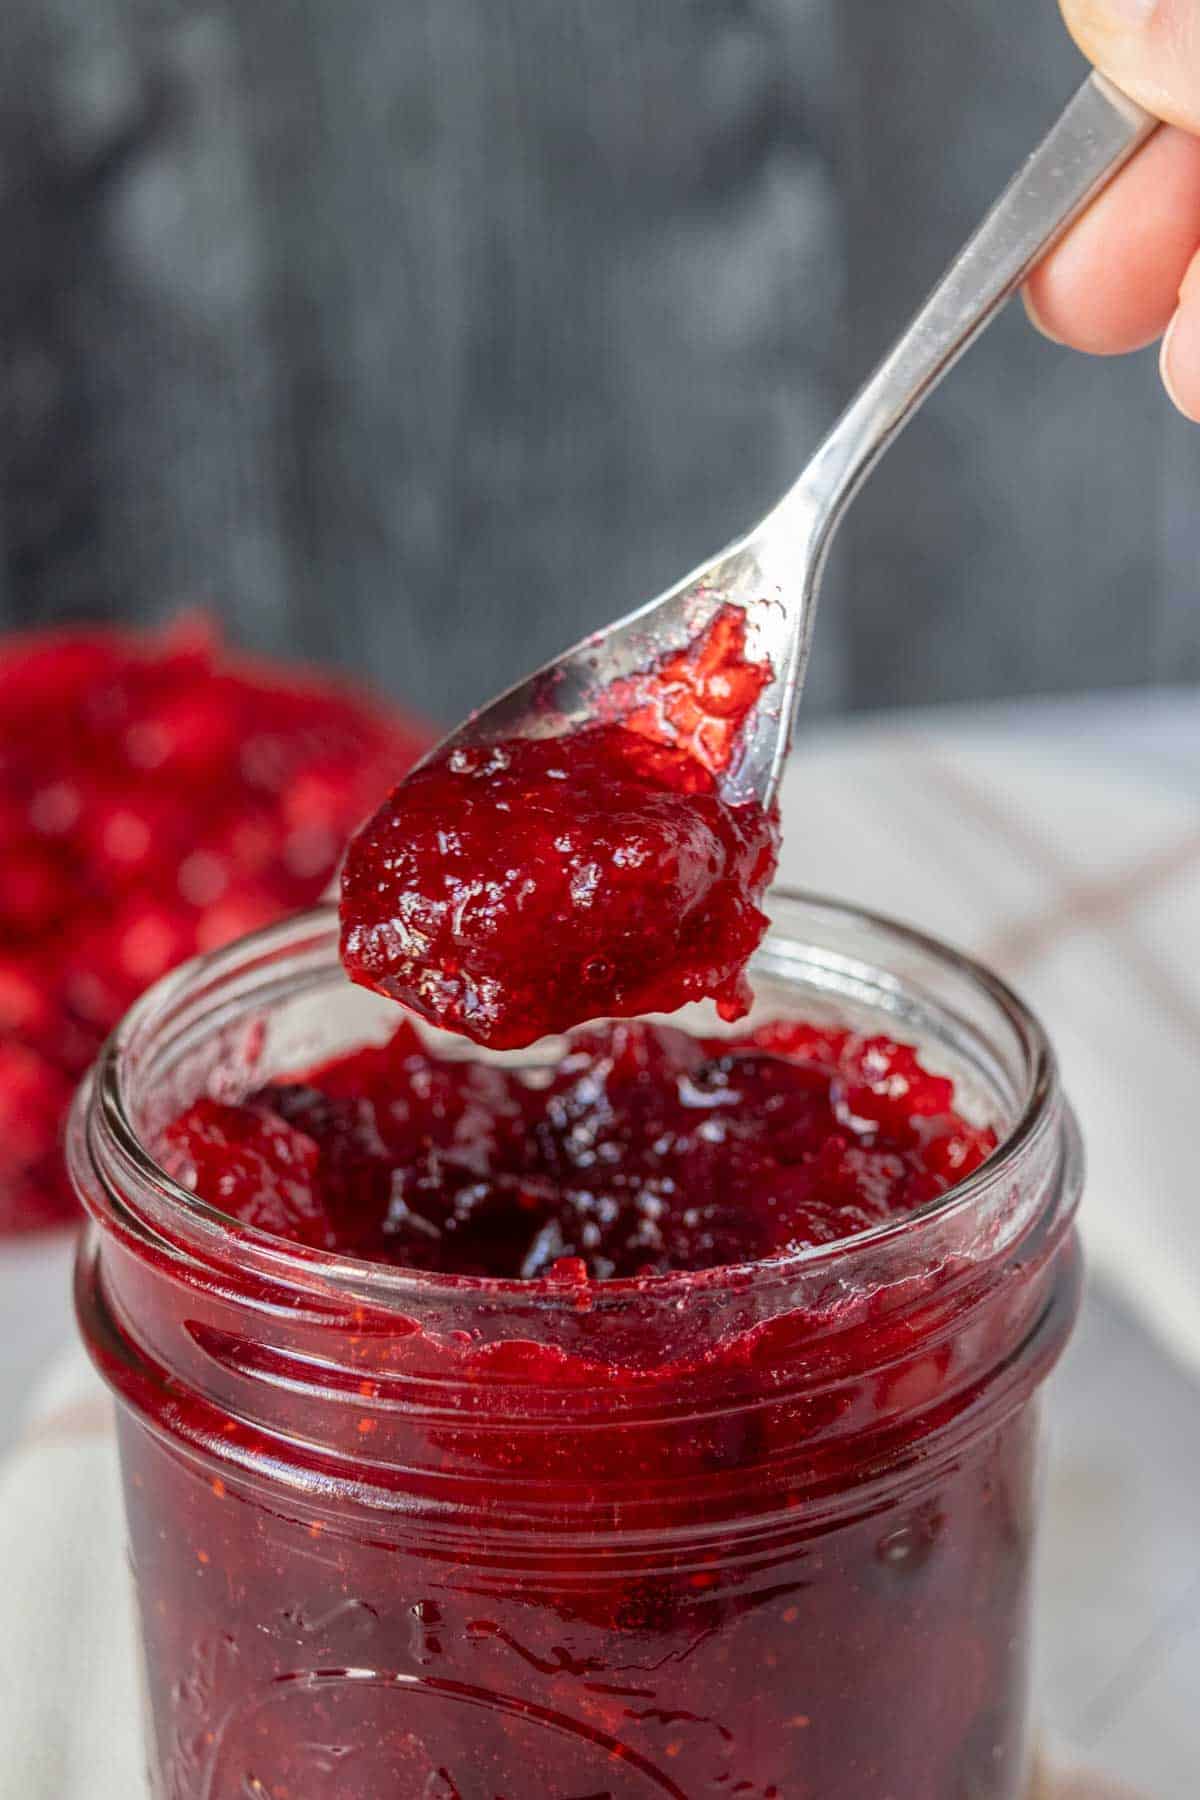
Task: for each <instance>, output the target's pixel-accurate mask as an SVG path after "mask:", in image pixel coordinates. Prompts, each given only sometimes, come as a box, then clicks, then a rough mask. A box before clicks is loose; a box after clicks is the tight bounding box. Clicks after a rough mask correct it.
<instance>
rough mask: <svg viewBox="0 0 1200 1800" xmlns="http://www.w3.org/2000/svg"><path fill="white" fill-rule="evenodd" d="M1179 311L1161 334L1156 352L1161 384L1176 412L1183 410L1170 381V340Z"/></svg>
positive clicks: (1176, 323)
mask: <svg viewBox="0 0 1200 1800" xmlns="http://www.w3.org/2000/svg"><path fill="white" fill-rule="evenodd" d="M1181 310H1182V309H1178V310H1177V311H1176V313H1175V316H1174V318H1173V319H1172V320H1171V323H1170V324H1169V325H1168V326H1167V329H1166V330H1165V331H1164V332H1163V341H1162V344H1161V346H1160V348H1159V352H1158V372H1159V374H1160V375H1161V376H1162V384H1163V386H1164V387H1165V388H1166V390H1167V397H1168V399H1169V400H1170V402H1171V404H1172V406H1173V407H1174V408H1175V409H1176V411H1177V412H1183V411H1184V408H1183V407H1182V406H1181V405H1180V401H1179V394H1178V392H1177V391H1176V388H1175V384H1174V382H1173V381H1172V379H1171V340H1172V338H1173V337H1174V336H1175V328H1176V326H1177V325H1178V324H1179V314H1180V311H1181Z"/></svg>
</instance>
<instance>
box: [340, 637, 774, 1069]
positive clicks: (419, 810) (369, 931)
mask: <svg viewBox="0 0 1200 1800" xmlns="http://www.w3.org/2000/svg"><path fill="white" fill-rule="evenodd" d="M744 635H745V624H744V620H743V618H742V615H741V614H740V613H739V614H736V616H735V615H734V613H733V612H732V610H731V611H729V612H728V613H723V614H721V615H719V617H718V619H717V621H716V623H715V625H714V626H713V627H712V629H711V630H710V631H709V632H708V633H707V634H706V635H705V636H704V637H703V638H702V639H701V640H699V641H698V642H697V643H696V644H695V645H693V646H691V647H690V648H689V649H688V650H686V651H683V652H681V653H680V654H679V655H677V656H673V657H671V658H669V659H668V660H667V661H666V662H664V663H663V664H662V665H661V666H660V667H658V668H656V669H655V670H653V671H651V672H649V673H648V674H647V675H646V676H644V677H639V678H638V679H637V680H636V681H634V682H626V683H622V684H620V687H619V688H613V689H611V690H609V691H608V693H607V694H606V695H605V696H604V704H603V706H602V707H601V708H600V711H601V713H602V715H603V722H601V723H599V724H594V725H590V726H588V727H586V728H584V729H581V730H575V731H569V732H566V733H564V734H563V735H560V736H552V737H545V738H538V739H510V740H507V741H504V742H501V743H496V744H492V745H486V746H480V747H471V748H465V749H462V748H460V749H456V750H451V751H450V752H448V753H446V754H443V755H442V756H440V757H438V758H436V759H435V760H434V761H432V762H430V763H429V764H427V765H424V766H422V767H421V768H419V769H417V770H415V771H414V772H413V774H412V775H410V776H409V777H408V778H407V780H405V781H404V782H403V783H401V785H400V786H399V787H398V788H397V789H396V790H395V792H394V793H393V794H392V795H391V796H390V797H389V799H388V800H387V801H386V802H385V804H384V805H383V806H382V807H380V808H379V810H378V811H377V812H376V814H375V816H374V817H373V818H372V819H371V820H370V821H369V823H368V824H367V825H366V826H365V827H364V828H363V830H362V831H361V832H359V833H358V835H357V836H356V837H355V839H354V840H353V842H352V844H351V847H350V851H349V854H348V856H347V859H346V865H345V869H344V872H343V877H342V959H343V962H344V964H345V966H346V968H347V970H348V972H349V973H350V975H351V976H352V977H353V978H354V980H356V981H358V982H361V983H362V984H363V986H365V987H371V988H375V989H377V990H379V991H380V992H381V993H385V994H388V995H390V996H391V997H392V998H393V999H395V1000H399V1001H402V1002H403V1003H404V1004H405V1005H406V1006H407V1007H409V1008H411V1010H413V1011H414V1012H416V1013H418V1014H420V1015H421V1016H422V1017H424V1018H426V1019H428V1020H430V1021H431V1022H432V1023H434V1024H436V1025H442V1026H445V1027H448V1028H449V1029H451V1030H453V1031H457V1032H460V1033H462V1034H463V1035H464V1036H467V1037H470V1038H473V1039H474V1040H475V1041H476V1042H478V1043H481V1044H486V1045H489V1046H491V1047H492V1048H495V1049H513V1048H518V1047H520V1046H523V1045H527V1044H531V1043H533V1042H535V1041H536V1040H537V1039H538V1038H540V1037H543V1036H545V1035H547V1034H548V1033H551V1032H557V1031H565V1030H569V1029H570V1028H571V1027H573V1026H575V1025H578V1024H580V1023H582V1022H583V1021H585V1020H588V1019H593V1018H600V1017H628V1016H631V1015H634V1014H637V1013H645V1012H673V1011H675V1010H676V1008H678V1007H680V1006H682V1005H684V1004H685V1003H686V1002H688V1001H690V1000H698V999H701V998H704V997H705V996H711V997H712V998H714V999H715V1000H716V1001H717V1003H718V1006H719V1007H720V1010H721V1012H722V1014H723V1015H724V1016H725V1017H726V1018H737V1017H739V1016H740V1015H741V1014H742V1013H744V1012H745V1011H746V1010H747V1006H748V1003H749V989H748V987H747V985H746V978H745V967H746V963H747V960H748V958H749V957H750V955H751V953H752V952H753V950H754V949H755V947H756V946H757V944H758V942H759V941H760V939H761V937H762V935H763V932H764V931H765V930H766V923H767V922H766V917H765V915H764V914H763V912H762V910H761V905H760V902H761V900H762V897H763V894H764V892H765V890H766V887H767V884H768V882H769V881H770V878H771V875H772V873H773V871H774V867H775V859H776V853H777V848H778V831H777V824H776V820H775V818H774V817H773V815H772V814H770V813H768V812H765V811H764V809H763V808H762V807H761V806H759V805H758V804H757V803H755V802H746V803H745V804H737V805H731V804H729V803H727V802H726V801H725V800H724V799H723V798H722V796H721V793H720V792H719V788H718V776H719V775H720V773H721V771H722V770H723V769H725V768H726V767H727V766H728V765H729V763H730V760H731V758H732V757H733V755H734V753H735V751H736V747H737V742H738V734H739V733H740V731H741V729H742V726H743V724H744V722H745V718H746V715H747V713H748V711H749V710H750V708H751V707H752V706H753V704H754V702H755V700H756V699H757V697H758V695H759V693H760V691H761V688H762V686H763V684H764V682H765V681H766V680H768V679H769V670H768V669H767V668H766V666H765V665H763V664H756V663H752V662H749V661H747V660H746V657H745V654H744Z"/></svg>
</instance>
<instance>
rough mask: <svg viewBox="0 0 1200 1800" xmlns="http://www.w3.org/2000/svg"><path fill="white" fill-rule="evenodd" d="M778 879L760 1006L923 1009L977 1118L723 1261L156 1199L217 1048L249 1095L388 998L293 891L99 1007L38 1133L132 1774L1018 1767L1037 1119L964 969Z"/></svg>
mask: <svg viewBox="0 0 1200 1800" xmlns="http://www.w3.org/2000/svg"><path fill="white" fill-rule="evenodd" d="M773 910H774V916H775V920H776V924H775V928H774V930H773V931H772V933H771V935H770V936H769V937H768V939H767V941H766V943H765V945H764V947H763V949H762V951H761V952H760V953H759V956H758V958H757V959H756V962H755V964H754V965H753V966H752V976H753V981H754V987H755V991H756V994H757V997H758V1005H759V1007H760V1009H761V1013H762V1016H764V1017H765V1016H775V1017H785V1018H787V1017H793V1018H796V1017H805V1018H816V1019H818V1020H820V1019H827V1020H829V1021H830V1022H835V1021H836V1022H843V1023H846V1024H848V1025H850V1026H851V1027H852V1028H853V1029H855V1030H861V1031H873V1030H877V1031H884V1032H891V1033H894V1034H895V1035H897V1036H899V1037H901V1038H903V1039H905V1040H907V1041H912V1042H916V1043H919V1045H920V1046H921V1050H922V1055H923V1058H924V1059H925V1060H926V1061H927V1062H929V1064H930V1065H931V1066H932V1067H934V1068H936V1069H938V1070H939V1071H944V1072H946V1073H947V1074H950V1075H952V1076H953V1078H954V1079H955V1082H956V1089H957V1092H958V1094H959V1095H960V1097H961V1103H962V1104H963V1105H964V1106H965V1107H966V1108H967V1109H968V1110H969V1111H970V1112H971V1113H972V1115H973V1116H974V1117H975V1118H976V1120H977V1121H978V1122H980V1123H986V1124H989V1125H991V1126H992V1127H993V1128H995V1129H996V1131H997V1134H998V1136H999V1138H1000V1140H1001V1143H1000V1148H999V1150H998V1151H997V1152H996V1153H995V1154H994V1155H993V1156H992V1157H991V1158H990V1159H989V1160H988V1161H987V1162H986V1163H985V1164H984V1165H983V1166H982V1167H981V1168H979V1169H978V1170H977V1171H976V1172H975V1173H974V1174H973V1175H971V1176H970V1177H969V1179H968V1180H967V1182H966V1183H964V1184H963V1185H962V1186H960V1187H959V1188H957V1189H955V1190H954V1191H953V1192H952V1193H951V1194H950V1195H949V1196H946V1197H944V1198H942V1199H939V1200H937V1201H935V1202H933V1203H932V1204H931V1205H929V1206H927V1207H926V1208H924V1209H922V1210H920V1211H918V1212H917V1213H915V1214H913V1215H911V1216H908V1217H904V1218H901V1219H897V1220H893V1221H891V1222H889V1223H886V1224H885V1225H883V1226H881V1227H879V1228H877V1229H875V1230H873V1231H869V1232H867V1233H864V1234H862V1235H861V1236H860V1237H858V1238H856V1239H852V1240H849V1241H845V1242H841V1243H836V1244H832V1245H821V1246H818V1247H815V1248H809V1249H805V1250H802V1251H800V1252H798V1253H796V1254H794V1255H790V1256H784V1257H781V1258H775V1259H770V1260H767V1261H764V1262H761V1263H759V1264H753V1265H746V1266H743V1267H739V1268H737V1269H730V1268H715V1269H704V1270H700V1271H693V1272H686V1273H678V1272H677V1273H670V1274H665V1275H660V1276H656V1277H652V1278H649V1279H640V1280H639V1279H629V1280H616V1281H611V1282H599V1283H596V1282H592V1283H586V1282H584V1283H580V1282H578V1281H571V1282H564V1281H555V1280H553V1279H542V1280H536V1281H519V1280H508V1281H501V1280H494V1279H486V1278H472V1277H463V1276H459V1277H455V1276H450V1275H439V1274H434V1273H429V1272H426V1271H420V1272H417V1271H409V1270H404V1269H397V1268H392V1267H368V1266H366V1265H364V1264H362V1263H355V1262H354V1261H353V1260H352V1259H349V1258H345V1257H338V1256H336V1255H334V1254H331V1253H330V1252H327V1251H324V1250H315V1249H306V1248H304V1247H303V1246H299V1245H281V1244H280V1243H279V1242H278V1240H274V1241H272V1240H271V1239H269V1238H268V1237H266V1236H264V1235H262V1234H260V1233H256V1232H254V1231H253V1230H246V1229H241V1230H235V1229H233V1228H231V1227H230V1226H229V1225H228V1224H227V1223H223V1222H221V1221H220V1220H219V1219H218V1218H217V1217H216V1216H215V1215H214V1214H212V1213H211V1212H210V1211H209V1210H208V1209H206V1208H204V1207H203V1206H201V1205H200V1204H199V1203H197V1202H195V1201H194V1200H191V1199H189V1197H188V1196H187V1194H186V1193H185V1192H184V1191H182V1190H179V1189H177V1188H175V1187H174V1185H173V1184H172V1183H171V1182H170V1181H169V1179H167V1178H166V1177H165V1176H164V1175H163V1174H162V1173H161V1172H160V1171H156V1169H155V1166H154V1165H153V1163H152V1162H151V1161H150V1159H149V1158H148V1156H147V1154H146V1151H145V1149H144V1144H145V1143H146V1142H147V1141H153V1139H154V1137H155V1134H156V1133H157V1132H159V1131H160V1130H161V1128H162V1126H163V1124H164V1123H165V1122H166V1121H167V1120H168V1119H169V1118H171V1117H174V1116H175V1114H176V1113H177V1112H179V1111H180V1110H181V1108H182V1107H183V1106H184V1105H186V1103H187V1102H188V1101H189V1100H190V1099H191V1098H192V1096H193V1095H195V1094H196V1093H197V1092H199V1091H201V1090H202V1089H203V1088H204V1086H205V1084H206V1083H207V1082H209V1081H210V1078H212V1076H213V1075H214V1072H218V1071H219V1072H220V1073H221V1079H222V1080H223V1081H224V1082H225V1083H226V1084H227V1088H228V1091H229V1092H235V1091H236V1087H237V1084H238V1082H239V1081H240V1083H241V1085H242V1087H243V1088H246V1089H249V1088H254V1087H259V1086H262V1085H263V1084H264V1083H266V1082H269V1081H271V1080H272V1079H274V1078H276V1077H277V1076H279V1075H281V1074H288V1073H291V1072H293V1071H294V1070H296V1069H297V1068H301V1067H304V1066H311V1065H313V1064H315V1063H317V1062H319V1061H322V1060H326V1059H328V1058H330V1057H332V1056H335V1055H338V1054H340V1053H342V1052H344V1051H346V1050H347V1049H349V1048H351V1047H353V1046H354V1045H355V1044H357V1043H360V1042H362V1041H364V1039H369V1038H376V1039H378V1038H380V1037H382V1036H383V1035H385V1034H386V1031H387V1029H388V1028H389V1027H390V1025H391V1024H392V1023H393V1018H392V1015H391V1010H390V1008H389V1007H388V1004H387V1003H386V1002H383V1001H378V1000H376V999H375V997H373V996H370V995H368V994H366V993H365V992H364V991H361V990H353V991H351V990H348V989H347V988H346V985H345V983H344V980H343V979H342V978H341V976H340V972H339V970H338V966H337V962H336V931H335V927H334V923H333V921H332V919H331V918H329V917H327V916H325V915H312V916H310V917H308V918H307V919H305V920H301V921H297V922H295V923H294V924H292V925H289V926H287V927H281V928H279V929H278V930H277V931H276V932H274V933H273V934H271V935H270V936H268V937H266V938H259V939H257V940H254V941H253V942H252V943H250V944H247V945H245V946H234V947H232V948H231V949H229V950H227V951H224V952H221V953H220V955H219V956H218V957H217V958H216V959H215V960H213V961H211V962H210V963H209V964H208V965H207V966H206V967H205V968H204V969H203V971H202V972H200V973H198V974H188V975H187V976H185V977H184V978H183V979H182V980H179V979H175V980H169V981H168V982H167V983H165V984H163V986H162V987H161V988H160V989H158V990H156V991H154V992H152V993H151V994H150V995H149V996H147V997H146V998H145V999H144V1000H143V1001H142V1002H140V1003H139V1006H138V1007H137V1008H136V1009H135V1011H134V1013H133V1014H132V1015H131V1016H130V1018H129V1020H128V1021H127V1024H126V1026H125V1028H124V1031H123V1033H122V1035H121V1037H120V1038H119V1039H118V1041H117V1042H116V1044H115V1045H114V1046H112V1048H111V1049H110V1052H109V1054H108V1056H107V1058H106V1059H105V1061H104V1062H103V1063H102V1064H101V1065H100V1067H99V1068H98V1070H97V1073H96V1076H95V1078H94V1081H93V1084H92V1086H91V1088H90V1090H89V1091H88V1092H87V1093H85V1095H84V1096H83V1097H82V1099H81V1101H80V1104H79V1106H78V1107H77V1110H76V1114H75V1120H74V1127H73V1134H72V1144H71V1156H72V1166H73V1170H74V1174H75V1178H76V1181H77V1183H78V1185H79V1188H80V1191H81V1193H82V1195H83V1197H84V1199H85V1202H86V1204H87V1205H88V1207H89V1210H90V1211H91V1213H92V1216H93V1221H94V1222H93V1226H92V1229H91V1232H90V1234H89V1237H88V1240H87V1242H86V1244H85V1246H84V1248H83V1252H82V1254H81V1261H80V1271H79V1299H80V1308H81V1315H82V1318H83V1322H84V1328H85V1331H86V1334H87V1337H88V1341H89V1343H90V1345H91V1348H92V1351H93V1354H94V1356H95V1357H96V1359H97V1361H98V1363H99V1365H100V1367H101V1368H102V1369H103V1371H104V1372H105V1374H106V1376H107V1377H108V1379H109V1381H110V1382H111V1384H112V1386H113V1387H114V1389H115V1390H116V1392H117V1395H118V1397H119V1402H120V1405H119V1415H120V1421H121V1423H120V1430H121V1445H122V1457H123V1465H124V1473H125V1482H126V1495H127V1502H128V1509H129V1525H130V1537H131V1544H132V1550H133V1558H134V1565H135V1571H136V1577H137V1584H138V1592H139V1600H140V1606H141V1616H142V1625H143V1632H144V1636H145V1641H146V1652H147V1655H146V1662H147V1671H148V1684H149V1699H150V1707H149V1714H150V1720H151V1732H152V1742H151V1747H150V1760H151V1765H152V1769H153V1774H154V1780H155V1782H156V1784H157V1785H156V1789H155V1792H156V1796H157V1800H201V1797H203V1800H234V1797H236V1800H242V1796H247V1795H248V1796H257V1795H260V1794H262V1795H270V1796H277V1795H280V1794H286V1795H288V1796H301V1797H302V1800H392V1797H393V1796H395V1797H396V1800H400V1797H402V1796H404V1797H407V1796H417V1795H428V1796H442V1795H444V1796H451V1795H460V1796H463V1797H464V1800H497V1797H498V1796H505V1797H507V1800H517V1797H518V1796H529V1795H531V1794H535V1793H536V1794H546V1795H555V1796H561V1797H562V1800H599V1796H601V1795H604V1796H611V1797H612V1800H627V1797H631V1800H638V1797H639V1796H643V1795H675V1796H686V1797H687V1800H697V1797H699V1796H702V1795H706V1794H712V1795H713V1796H714V1797H717V1796H721V1795H733V1794H739V1795H745V1796H750V1797H752V1800H768V1797H770V1796H776V1797H779V1800H784V1797H787V1800H809V1797H813V1800H817V1797H819V1800H967V1796H970V1797H971V1800H1018V1796H1021V1795H1022V1794H1023V1793H1024V1786H1025V1781H1026V1777H1027V1772H1028V1768H1027V1762H1028V1723H1027V1698H1028V1696H1027V1648H1028V1613H1029V1601H1030V1595H1029V1574H1030V1557H1031V1548H1032V1539H1033V1530H1034V1495H1035V1481H1034V1474H1035V1468H1036V1463H1037V1445H1038V1422H1037V1410H1038V1409H1037V1400H1036V1394H1037V1389H1038V1387H1039V1385H1040V1383H1041V1381H1042V1379H1043V1377H1044V1376H1045V1375H1046V1373H1047V1372H1048V1370H1049V1368H1050V1366H1051V1365H1052V1363H1053V1361H1054V1359H1055V1357H1056V1356H1057V1354H1058V1352H1059V1350H1060V1348H1061V1346H1062V1343H1063V1340H1064V1338H1065V1335H1066V1333H1067V1331H1068V1329H1069V1326H1070V1322H1071V1319H1072V1316H1073V1312H1074V1307H1075V1303H1076V1292H1077V1283H1078V1266H1077V1252H1076V1247H1075V1240H1074V1235H1073V1231H1072V1216H1073V1212H1074V1206H1075V1202H1076V1199H1077V1191H1078V1182H1079V1160H1078V1153H1077V1148H1076V1143H1075V1136H1074V1131H1073V1127H1072V1125H1071V1122H1070V1117H1069V1114H1068V1113H1067V1112H1066V1110H1065V1108H1064V1104H1063V1101H1062V1099H1061V1096H1060V1094H1059V1091H1058V1086H1057V1081H1056V1077H1055V1074H1054V1068H1053V1062H1052V1058H1051V1056H1050V1053H1049V1051H1048V1049H1047V1047H1046V1045H1045V1042H1044V1039H1043V1037H1042V1034H1041V1031H1040V1029H1039V1027H1038V1026H1037V1024H1036V1022H1035V1021H1033V1020H1032V1019H1031V1018H1030V1017H1029V1015H1028V1014H1027V1013H1026V1012H1025V1010H1024V1009H1023V1008H1022V1007H1021V1006H1020V1004H1019V1003H1018V1002H1017V1001H1015V1000H1014V999H1013V998H1012V997H1011V996H1010V995H1009V994H1008V993H1007V992H1006V991H1005V990H1004V989H1003V988H1002V987H1001V986H1000V984H998V983H996V982H994V981H993V980H992V978H991V977H990V976H988V975H987V974H986V972H984V971H982V970H980V969H977V968H976V967H974V966H973V965H971V964H968V963H965V962H963V961H961V960H960V959H957V958H956V957H954V956H953V955H952V954H951V953H950V952H948V951H944V950H942V949H940V948H939V947H938V946H936V945H932V944H929V943H927V942H926V941H924V940H921V939H919V938H916V937H914V936H912V935H911V934H908V933H906V932H904V931H902V930H900V929H898V928H894V927H889V926H886V925H884V924H881V923H879V922H877V921H874V920H872V919H870V918H868V917H866V916H864V915H858V914H854V913H852V912H849V911H843V910H841V909H837V908H833V907H826V906H822V905H819V904H816V903H800V902H795V901H787V900H783V899H777V900H776V903H775V905H774V909H773ZM901 1021H902V1023H901ZM703 1029H705V1030H706V1031H711V1030H712V1029H713V1024H712V1019H711V1015H709V1016H707V1018H706V1019H705V1021H704V1022H703Z"/></svg>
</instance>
